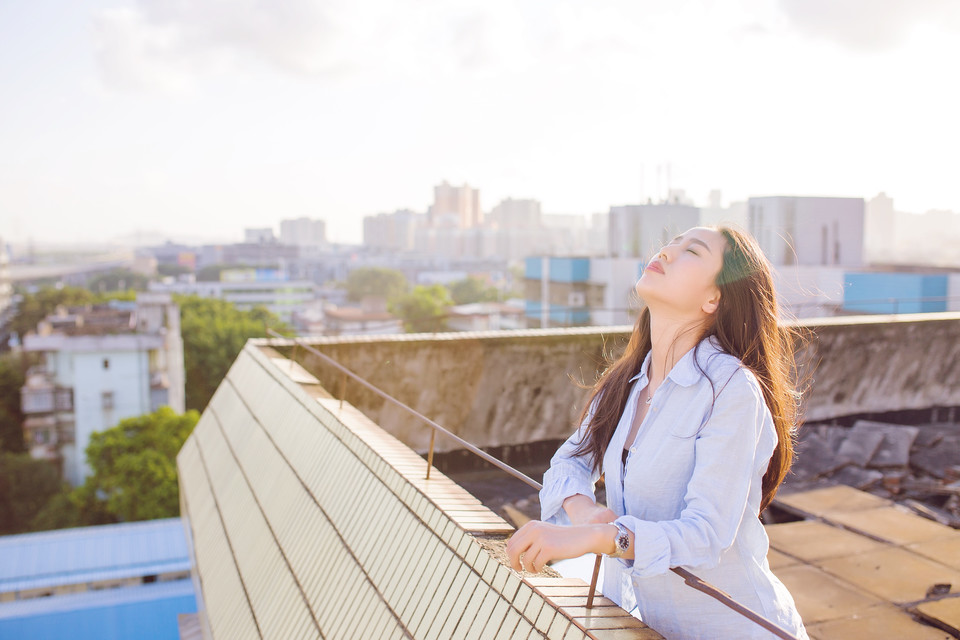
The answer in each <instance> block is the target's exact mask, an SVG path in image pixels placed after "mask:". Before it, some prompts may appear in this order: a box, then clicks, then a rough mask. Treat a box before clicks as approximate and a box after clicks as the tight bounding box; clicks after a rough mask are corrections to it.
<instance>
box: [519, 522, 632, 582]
mask: <svg viewBox="0 0 960 640" xmlns="http://www.w3.org/2000/svg"><path fill="white" fill-rule="evenodd" d="M611 526H612V525H607V524H592V525H580V526H573V527H563V526H560V525H555V524H547V523H546V522H540V521H539V520H531V521H530V522H528V523H527V524H525V525H523V526H522V527H520V529H519V530H518V531H517V532H516V533H515V534H513V536H512V537H511V538H510V540H508V541H507V555H508V556H509V557H510V566H511V567H513V569H514V570H515V571H523V570H524V568H526V570H527V571H529V572H530V573H540V571H542V570H543V567H544V566H546V564H547V563H548V562H551V561H553V560H565V559H567V558H578V557H580V556H582V555H583V554H585V553H591V552H592V553H610V552H611V551H612V549H611V547H612V546H613V538H614V535H615V534H614V533H612V532H610V531H605V529H608V528H610V527H611ZM605 543H606V544H605ZM520 556H523V561H522V563H521V560H520Z"/></svg>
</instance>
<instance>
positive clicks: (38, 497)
mask: <svg viewBox="0 0 960 640" xmlns="http://www.w3.org/2000/svg"><path fill="white" fill-rule="evenodd" d="M61 491H62V484H61V482H60V479H59V478H58V477H57V470H56V469H55V468H54V466H53V465H52V464H50V463H49V462H47V461H45V460H34V459H33V458H31V457H30V456H29V455H28V454H25V453H8V452H0V535H6V534H10V533H22V532H24V531H29V530H30V524H31V522H32V521H33V519H34V518H35V517H36V515H37V514H38V513H39V512H40V510H41V509H43V507H44V505H45V504H47V503H48V502H49V501H50V499H51V498H53V497H54V496H55V495H57V494H58V493H60V492H61Z"/></svg>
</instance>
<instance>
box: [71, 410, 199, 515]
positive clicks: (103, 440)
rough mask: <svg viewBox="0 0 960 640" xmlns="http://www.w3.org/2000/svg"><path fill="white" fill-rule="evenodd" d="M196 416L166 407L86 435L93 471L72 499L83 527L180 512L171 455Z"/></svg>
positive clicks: (191, 429) (179, 444)
mask: <svg viewBox="0 0 960 640" xmlns="http://www.w3.org/2000/svg"><path fill="white" fill-rule="evenodd" d="M199 418H200V414H199V413H197V412H196V411H187V412H186V413H184V414H177V413H175V412H174V411H173V409H171V408H169V407H161V408H159V409H157V410H156V411H154V412H153V413H148V414H145V415H142V416H137V417H135V418H127V419H126V420H121V421H120V423H119V424H118V425H117V426H115V427H112V428H110V429H107V430H105V431H98V432H95V433H93V434H92V435H91V436H90V444H89V445H88V446H87V464H89V465H90V468H91V469H92V470H93V473H92V475H90V476H88V477H87V480H86V482H85V483H84V484H83V486H81V487H78V488H77V489H76V490H75V491H74V495H73V496H72V499H73V501H74V503H75V504H77V505H79V508H80V512H81V516H82V518H83V520H84V522H85V523H86V524H99V523H101V522H104V521H106V522H117V521H126V522H129V521H133V520H153V519H155V518H172V517H176V516H177V515H178V514H179V513H180V494H179V485H178V482H177V452H178V451H180V447H182V446H183V443H184V441H186V439H187V437H188V436H189V435H190V433H191V432H192V431H193V428H194V426H196V424H197V420H199Z"/></svg>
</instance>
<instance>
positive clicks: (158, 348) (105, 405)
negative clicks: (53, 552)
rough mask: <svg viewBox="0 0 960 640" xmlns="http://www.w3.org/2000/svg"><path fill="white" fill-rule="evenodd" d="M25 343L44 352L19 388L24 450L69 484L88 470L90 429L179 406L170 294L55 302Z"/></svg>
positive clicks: (179, 349) (176, 325)
mask: <svg viewBox="0 0 960 640" xmlns="http://www.w3.org/2000/svg"><path fill="white" fill-rule="evenodd" d="M23 348H24V350H25V351H28V352H33V353H37V354H39V355H40V356H41V357H42V363H41V364H40V365H38V366H35V367H32V368H31V369H30V370H29V371H28V372H27V379H26V384H25V385H24V387H23V389H22V390H21V406H22V409H23V413H24V415H25V416H26V421H25V422H24V436H25V438H26V440H27V443H28V446H29V449H30V454H31V455H32V456H33V457H35V458H41V459H46V460H50V461H51V462H52V463H54V464H56V465H57V466H58V467H59V468H60V469H61V471H62V474H63V477H64V479H66V480H67V481H69V482H70V483H71V484H73V485H78V484H81V483H82V482H83V479H84V477H86V476H87V474H88V473H89V469H88V467H87V466H86V463H85V461H84V455H85V451H86V448H87V444H88V443H89V441H90V435H91V434H92V433H93V432H94V431H103V430H104V429H108V428H110V427H113V426H115V425H116V424H117V423H118V422H119V421H120V420H122V419H124V418H130V417H134V416H139V415H143V414H145V413H150V412H152V411H155V410H156V409H158V408H160V407H161V406H169V407H171V408H172V409H173V410H174V411H176V412H178V413H183V411H184V399H185V398H184V393H185V391H184V371H183V341H182V340H181V337H180V309H179V307H178V306H177V305H176V304H174V303H173V302H171V299H170V296H169V295H164V294H157V293H142V294H140V295H139V296H138V297H137V301H136V302H135V303H113V304H111V305H103V306H96V307H91V308H72V309H65V308H60V309H59V310H58V311H57V312H56V313H54V314H53V315H50V316H47V318H46V319H44V320H43V321H42V322H41V323H40V325H39V326H38V327H37V331H36V333H31V334H28V335H27V336H25V337H24V338H23Z"/></svg>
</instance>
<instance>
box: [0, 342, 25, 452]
mask: <svg viewBox="0 0 960 640" xmlns="http://www.w3.org/2000/svg"><path fill="white" fill-rule="evenodd" d="M23 382H24V375H23V365H22V363H21V361H20V359H19V358H18V357H17V356H15V355H14V354H10V353H8V354H4V355H3V356H0V451H9V452H11V453H23V452H24V451H26V446H25V445H24V442H23V412H22V411H20V388H21V387H23Z"/></svg>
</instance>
